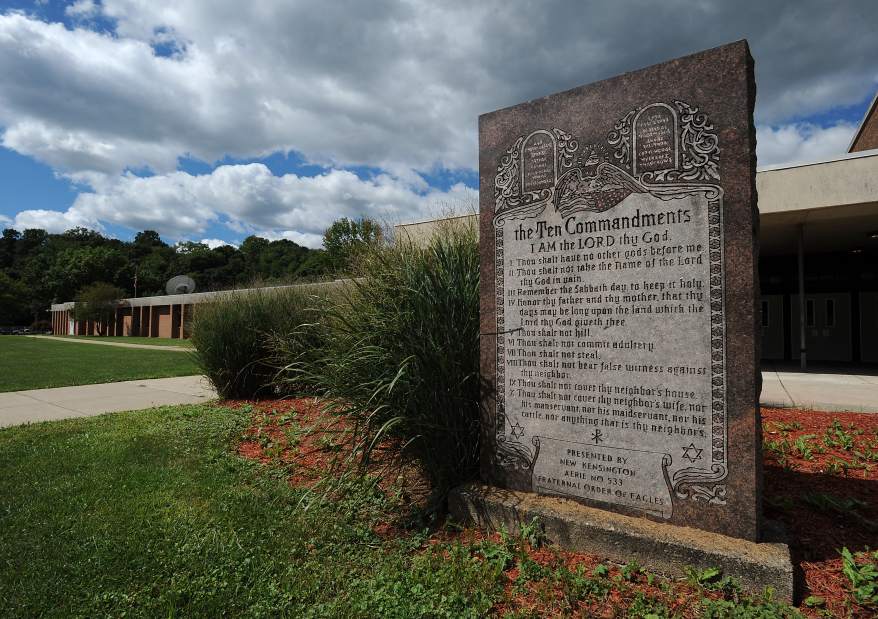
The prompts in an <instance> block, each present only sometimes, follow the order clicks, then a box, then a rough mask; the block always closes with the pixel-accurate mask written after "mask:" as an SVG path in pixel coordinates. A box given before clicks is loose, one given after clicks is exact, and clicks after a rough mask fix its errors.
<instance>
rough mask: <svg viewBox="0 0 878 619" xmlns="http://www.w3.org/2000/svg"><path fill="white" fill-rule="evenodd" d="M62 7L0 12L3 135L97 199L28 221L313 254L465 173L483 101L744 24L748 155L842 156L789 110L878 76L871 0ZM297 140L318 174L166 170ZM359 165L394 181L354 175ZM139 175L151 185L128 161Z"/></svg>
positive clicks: (606, 72)
mask: <svg viewBox="0 0 878 619" xmlns="http://www.w3.org/2000/svg"><path fill="white" fill-rule="evenodd" d="M638 11H640V12H641V14H637V12H638ZM66 12H67V14H68V16H69V18H70V21H71V24H68V25H66V26H65V25H63V24H59V23H47V22H45V21H43V20H41V19H39V18H37V17H35V16H34V15H31V14H28V13H24V12H20V11H7V12H5V13H2V14H0V126H2V137H0V143H2V145H3V146H5V147H6V148H9V149H12V150H14V151H16V152H18V153H21V154H23V155H26V156H30V157H34V158H36V159H38V160H40V161H42V162H45V163H47V164H49V165H50V166H52V167H53V168H54V169H55V170H56V172H58V173H59V174H63V175H66V176H68V177H69V178H71V179H73V180H74V181H76V182H78V183H84V184H85V185H87V188H88V189H90V191H87V192H85V193H83V194H81V196H80V197H79V198H78V199H77V200H76V202H75V204H74V205H73V207H71V209H69V210H68V211H67V212H65V213H54V214H51V213H50V212H45V213H41V214H40V217H42V218H44V219H45V221H47V222H49V224H51V225H62V223H63V222H64V221H66V220H75V221H76V222H77V225H85V223H87V224H88V225H92V226H97V225H100V222H113V223H117V224H122V225H125V226H128V227H130V228H142V227H145V226H147V225H148V226H150V227H155V228H160V229H162V230H164V231H166V233H173V234H174V236H179V235H180V231H181V230H183V231H184V232H188V233H190V234H199V233H203V231H204V230H205V229H206V227H207V226H208V225H210V224H211V223H216V222H221V223H224V224H226V225H227V226H229V227H230V228H231V229H232V230H235V231H236V232H238V231H241V232H250V231H254V230H264V231H267V232H270V233H272V234H287V235H301V236H300V237H299V238H303V239H306V238H307V239H309V242H310V243H312V244H313V243H314V242H315V240H314V239H315V237H314V235H316V234H318V228H319V227H320V226H321V225H323V223H325V222H326V221H331V220H332V219H334V218H336V217H338V216H342V215H345V214H348V213H351V212H354V211H356V212H358V213H362V214H370V215H377V216H384V215H386V214H388V213H389V214H390V215H400V214H403V215H401V216H408V215H412V214H414V213H416V212H420V209H422V208H423V205H424V204H425V202H428V201H429V200H430V198H429V197H428V194H429V193H430V189H429V188H428V187H426V185H425V183H424V181H423V179H422V178H421V177H420V176H419V175H418V174H417V172H418V171H420V172H423V171H428V170H434V169H450V170H455V169H473V168H475V166H476V159H477V131H476V122H477V117H478V115H479V114H480V113H484V112H486V111H490V110H493V109H497V108H500V107H504V106H507V105H511V104H514V103H517V102H520V101H523V100H526V99H530V98H533V97H537V96H542V95H544V94H546V93H550V92H555V91H559V90H563V89H566V88H571V87H574V86H577V85H580V84H583V83H587V82H590V81H594V80H598V79H602V78H605V77H609V76H612V75H615V74H618V73H621V72H624V71H629V70H632V69H637V68H639V67H642V66H646V65H649V64H653V63H656V62H661V61H663V60H666V59H669V58H673V57H676V56H680V55H684V54H687V53H691V52H694V51H697V50H699V49H704V48H707V47H711V46H715V45H719V44H722V43H725V42H728V41H731V40H734V39H738V38H740V37H742V36H746V37H747V38H748V39H749V41H750V44H751V47H752V50H753V54H754V56H755V58H756V70H757V79H758V85H759V89H758V109H757V117H758V120H759V122H760V124H761V129H760V158H761V161H760V162H761V163H769V162H777V161H781V160H783V158H785V157H792V158H799V157H802V158H811V157H813V156H815V153H828V152H829V151H831V150H832V148H836V147H838V148H839V152H842V151H843V149H844V146H846V143H844V141H840V139H839V137H838V136H839V135H840V134H841V133H842V132H843V131H844V130H846V127H845V126H843V125H838V126H834V127H830V128H824V129H821V128H815V127H811V126H808V125H791V124H789V120H790V119H792V118H803V117H807V116H808V115H810V114H815V113H819V112H823V111H826V110H828V109H831V108H833V107H836V106H845V105H854V104H859V103H861V102H862V101H863V100H865V99H866V98H867V97H868V96H869V95H870V94H871V93H872V92H874V90H875V88H876V86H878V68H876V66H875V63H874V61H873V59H874V58H875V57H876V54H878V37H875V36H874V32H873V29H874V24H875V23H876V21H878V3H875V2H873V1H871V0H859V1H852V2H849V3H844V4H843V5H838V6H833V7H832V9H827V7H826V4H825V3H824V2H823V1H822V0H800V1H799V2H796V3H784V4H782V5H779V4H778V3H770V2H764V0H740V1H739V2H736V3H730V2H722V1H720V0H702V1H699V2H691V1H689V0H665V1H664V2H662V3H659V4H657V5H656V4H654V3H649V4H641V3H635V5H634V6H632V4H631V3H609V4H607V3H582V2H576V1H575V0H550V1H547V2H542V3H520V4H516V5H515V6H514V7H510V6H509V5H508V3H505V2H502V1H501V0H486V1H485V2H478V3H473V2H442V3H437V2H434V1H432V0H409V1H407V2H394V1H392V0H377V1H376V2H368V3H365V2H354V1H349V2H332V3H314V2H307V1H305V0H302V1H298V2H292V1H290V0H261V1H260V2H250V3H246V2H245V3H242V2H240V1H239V0H173V1H171V0H151V1H149V2H144V1H143V0H102V1H101V2H100V3H98V2H95V1H94V0H77V1H76V2H73V3H71V4H69V5H68V7H67V9H66ZM644 14H647V16H646V18H644ZM107 28H110V29H111V30H112V31H111V32H106V31H105V29H107ZM102 29H103V30H102ZM849 137H850V136H848V139H849ZM291 151H294V152H296V153H300V154H301V155H302V156H303V157H304V158H305V160H306V161H308V162H311V163H317V164H320V165H322V166H325V167H327V168H330V169H331V170H332V171H331V172H330V173H328V174H323V175H321V176H319V177H316V180H314V181H308V180H307V179H304V178H300V177H291V178H288V177H272V175H271V174H269V173H268V172H267V170H262V171H260V170H258V169H251V168H247V167H246V166H235V167H234V168H233V167H224V168H219V169H218V170H217V171H216V172H215V173H213V174H210V175H206V176H192V175H188V174H185V173H182V172H178V171H177V168H178V161H179V158H180V157H190V158H194V159H199V160H202V161H205V162H208V163H214V162H217V161H221V160H223V159H224V158H225V157H232V158H234V159H236V160H240V159H243V160H253V159H259V158H261V157H264V156H267V155H270V154H272V153H288V152H291ZM353 166H369V167H370V168H373V169H378V170H382V171H384V172H386V173H387V178H378V177H376V178H375V179H371V180H369V181H362V180H359V179H357V178H356V176H354V175H353V174H351V173H349V172H345V171H344V169H345V168H350V167H353ZM235 168H240V169H235ZM144 170H149V171H150V172H151V173H154V174H155V176H153V177H150V178H140V179H138V178H136V177H134V176H133V175H132V174H131V173H130V172H131V171H135V172H137V173H138V174H141V175H142V176H144V175H143V172H144ZM269 177H271V178H269ZM346 186H350V187H352V188H353V190H351V191H348V193H350V195H351V198H350V199H346V198H344V195H345V189H344V188H345V187H346ZM219 188H221V189H219ZM319 191H324V192H327V193H326V195H325V198H324V196H322V195H320V194H319ZM126 200H127V201H128V202H126ZM126 204H127V206H126ZM135 205H136V207H135ZM318 205H319V206H318ZM335 208H338V209H339V210H338V211H337V212H333V211H332V209H335ZM272 209H277V211H276V212H275V213H272ZM34 213H36V211H25V212H23V213H20V214H19V216H18V217H17V218H16V221H18V219H19V218H20V219H21V220H22V221H25V220H26V221H33V220H34V217H35V216H34ZM49 224H46V225H49Z"/></svg>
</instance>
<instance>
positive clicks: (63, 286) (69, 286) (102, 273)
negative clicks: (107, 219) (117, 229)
mask: <svg viewBox="0 0 878 619" xmlns="http://www.w3.org/2000/svg"><path fill="white" fill-rule="evenodd" d="M127 263H128V260H127V258H126V256H125V254H124V253H123V252H122V251H120V250H118V249H115V248H113V247H107V246H98V247H88V246H86V247H75V248H69V249H64V250H62V251H60V252H59V253H58V254H57V256H55V257H54V260H53V261H52V262H51V265H50V266H49V268H48V271H47V272H45V273H44V275H43V277H44V278H45V279H46V280H47V283H48V284H49V285H50V287H51V288H52V290H53V291H54V293H55V294H56V295H58V297H59V299H64V298H67V299H69V298H70V297H71V296H73V294H74V293H75V292H76V291H77V290H80V289H82V288H83V287H84V286H87V285H89V284H91V283H94V282H99V281H103V282H111V283H114V284H116V285H119V284H122V285H126V288H127V284H128V281H125V279H126V278H125V277H123V275H124V267H125V266H126V264H127ZM122 296H125V295H122Z"/></svg>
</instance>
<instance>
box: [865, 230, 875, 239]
mask: <svg viewBox="0 0 878 619" xmlns="http://www.w3.org/2000/svg"><path fill="white" fill-rule="evenodd" d="M866 236H868V237H869V238H870V239H878V230H873V231H872V232H867V233H866Z"/></svg>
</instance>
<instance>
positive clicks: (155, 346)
mask: <svg viewBox="0 0 878 619" xmlns="http://www.w3.org/2000/svg"><path fill="white" fill-rule="evenodd" d="M24 337H32V338H34V339H37V340H52V341H53V342H72V343H73V344H97V345H98V346H118V347H119V348H144V349H146V350H170V351H171V352H194V351H195V349H194V348H192V347H191V346H161V345H159V344H127V343H125V342H99V341H97V340H86V339H79V338H72V337H56V336H54V335H25V336H24Z"/></svg>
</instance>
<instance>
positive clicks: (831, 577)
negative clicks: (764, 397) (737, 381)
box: [762, 408, 878, 617]
mask: <svg viewBox="0 0 878 619" xmlns="http://www.w3.org/2000/svg"><path fill="white" fill-rule="evenodd" d="M839 426H840V432H841V434H839ZM762 427H763V441H764V442H765V443H766V444H771V443H772V442H774V443H775V444H776V445H777V444H780V445H783V442H784V441H786V442H787V443H788V444H789V445H790V446H791V447H792V449H791V450H790V452H789V453H788V454H785V455H783V454H782V455H780V456H779V454H778V453H777V452H776V451H773V450H770V449H765V450H764V453H763V455H764V461H765V491H764V496H765V497H766V501H765V515H766V516H767V517H768V518H772V519H776V520H780V521H781V522H783V523H784V525H785V526H786V529H787V532H788V534H789V536H790V551H791V552H792V555H793V563H794V564H795V565H796V566H797V567H798V569H799V573H798V574H797V577H798V578H799V579H800V582H799V583H797V584H799V585H800V587H799V588H800V590H802V591H803V597H807V596H809V595H815V596H819V597H822V598H823V599H824V600H826V606H827V609H828V610H830V611H831V612H832V613H833V614H834V615H838V616H845V615H846V614H847V610H846V607H845V603H846V601H849V600H850V596H849V587H850V583H849V581H848V579H847V577H846V576H845V575H844V574H843V573H842V571H841V568H842V560H841V557H840V556H839V554H838V551H839V550H841V549H842V548H844V547H847V548H848V549H849V550H850V551H851V552H859V551H865V550H875V549H876V548H878V457H876V456H878V414H874V413H828V412H820V411H802V410H797V409H774V408H764V409H762ZM802 437H804V439H802V442H803V443H804V445H806V446H810V447H811V449H812V453H810V454H808V455H809V457H808V458H806V457H804V456H803V454H802V453H801V451H799V450H797V449H796V448H795V444H796V440H797V439H801V438H802ZM824 439H826V441H824ZM848 440H849V441H850V443H849V446H847V445H846V443H847V441H848ZM827 443H828V444H827ZM843 445H845V446H847V448H845V446H843ZM816 449H820V450H823V451H824V453H818V452H816V451H815V450H816ZM845 464H847V466H845ZM855 612H860V613H862V616H864V617H865V616H875V614H874V613H875V611H874V609H873V610H872V612H871V613H870V612H869V611H866V610H865V609H859V611H857V610H856V609H855ZM854 616H857V615H856V614H855V615H854Z"/></svg>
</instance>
